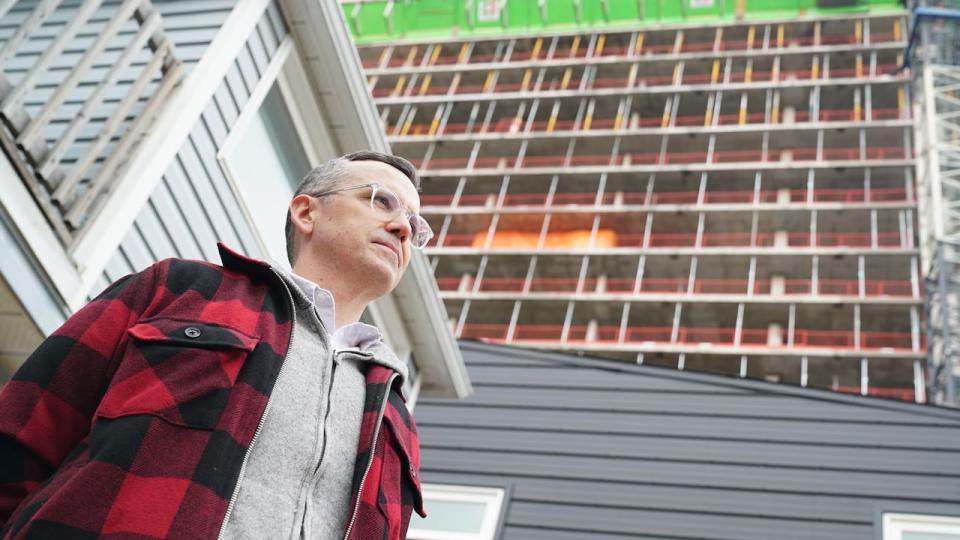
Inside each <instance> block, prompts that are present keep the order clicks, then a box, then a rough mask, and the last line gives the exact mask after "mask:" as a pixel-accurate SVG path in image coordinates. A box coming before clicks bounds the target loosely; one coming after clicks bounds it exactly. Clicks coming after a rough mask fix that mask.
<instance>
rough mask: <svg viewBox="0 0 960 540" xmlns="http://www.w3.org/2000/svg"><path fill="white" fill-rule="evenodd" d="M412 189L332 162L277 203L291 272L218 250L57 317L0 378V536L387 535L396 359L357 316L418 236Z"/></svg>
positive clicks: (399, 443)
mask: <svg viewBox="0 0 960 540" xmlns="http://www.w3.org/2000/svg"><path fill="white" fill-rule="evenodd" d="M418 184H419V179H418V177H417V174H416V171H415V169H414V168H413V166H412V165H411V164H410V163H409V162H407V161H406V160H403V159H401V158H397V157H393V156H388V155H384V154H379V153H373V152H361V153H355V154H350V155H347V156H344V157H342V158H337V159H334V160H332V161H330V162H328V163H326V164H324V165H322V166H320V167H317V168H315V169H313V170H312V171H310V172H309V173H308V174H307V176H306V177H305V178H304V179H303V181H302V182H301V184H300V186H299V187H298V189H297V193H296V195H295V196H294V198H293V200H292V201H291V203H290V207H289V212H288V223H287V244H288V246H287V249H288V254H289V257H290V262H291V265H292V268H293V273H287V272H284V271H282V270H279V269H277V268H275V267H272V266H271V265H269V264H268V263H265V262H261V261H256V260H253V259H248V258H246V257H243V256H241V255H238V254H236V253H233V252H232V251H230V250H228V249H227V248H225V247H224V246H221V258H222V261H223V266H217V265H213V264H209V263H205V262H197V261H184V260H179V259H169V260H165V261H161V262H159V263H156V264H154V265H153V266H151V267H149V268H147V269H146V270H143V271H142V272H140V273H138V274H134V275H131V276H127V277H125V278H122V279H120V280H119V281H117V282H116V283H114V284H112V285H111V286H110V287H108V288H107V289H106V290H105V291H104V292H103V293H102V294H101V295H100V296H99V297H98V298H97V299H95V300H93V301H92V302H91V303H90V304H88V305H87V306H86V307H84V308H83V309H82V310H80V311H78V312H77V313H76V314H75V315H73V316H72V317H71V318H70V319H69V320H68V321H67V322H66V323H65V324H64V325H63V326H62V327H61V328H60V329H58V330H57V331H56V332H54V333H53V335H51V336H50V337H49V338H48V339H47V340H45V341H44V343H43V344H42V345H41V346H40V347H39V348H38V349H37V350H36V351H35V352H34V353H33V354H32V355H31V356H30V358H28V359H27V361H26V362H25V363H24V365H23V367H22V368H21V369H20V370H19V371H18V372H17V374H16V375H15V376H14V377H13V379H12V380H11V381H10V382H9V383H7V385H6V387H5V388H4V389H3V391H2V393H0V537H2V538H93V537H97V536H111V535H112V536H118V537H121V536H122V537H124V538H127V537H131V538H147V537H149V538H157V537H160V538H214V537H218V538H346V539H374V538H376V539H380V538H389V539H400V538H403V537H404V536H405V535H406V530H407V525H408V522H409V518H410V514H411V512H412V510H413V509H414V508H415V509H416V510H417V511H418V512H420V513H421V514H423V510H422V501H421V498H420V487H419V474H418V468H419V447H418V444H417V436H416V428H415V426H414V423H413V420H412V419H411V418H410V416H409V415H408V414H407V410H406V408H405V405H404V402H403V398H402V396H401V394H400V388H401V386H402V383H403V379H404V378H405V377H406V376H407V372H406V366H405V365H404V364H403V363H402V362H401V361H399V360H398V359H397V357H396V356H395V355H394V354H393V353H392V352H391V351H390V350H389V349H388V348H387V347H386V346H385V345H384V344H383V342H382V340H381V339H380V334H379V332H378V331H377V329H376V328H374V327H372V326H369V325H366V324H364V323H361V322H358V321H359V318H360V315H361V313H362V312H363V310H364V309H365V307H366V306H367V304H369V303H370V302H371V301H373V300H375V299H376V298H379V297H381V296H383V295H385V294H388V293H389V292H390V291H392V290H393V288H394V287H396V285H397V283H398V282H399V281H400V278H401V277H402V276H403V273H404V271H405V270H406V268H407V264H408V263H409V261H410V253H411V251H410V250H411V248H412V247H423V246H424V245H425V244H426V242H427V241H428V240H429V239H430V236H431V234H432V233H431V232H430V229H429V226H428V225H427V223H426V222H425V221H424V220H423V218H421V217H420V216H419V215H418V214H417V212H418V209H419V197H418V195H417V188H418Z"/></svg>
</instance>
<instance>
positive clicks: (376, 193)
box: [370, 186, 400, 216]
mask: <svg viewBox="0 0 960 540" xmlns="http://www.w3.org/2000/svg"><path fill="white" fill-rule="evenodd" d="M370 205H371V206H373V209H374V210H379V211H381V212H384V213H385V214H387V215H390V216H394V215H396V214H397V212H399V211H400V199H398V198H397V196H396V195H394V193H393V192H392V191H390V190H389V189H387V188H384V187H379V186H376V187H374V188H373V190H372V191H371V192H370Z"/></svg>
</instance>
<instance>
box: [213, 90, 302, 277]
mask: <svg viewBox="0 0 960 540" xmlns="http://www.w3.org/2000/svg"><path fill="white" fill-rule="evenodd" d="M224 157H225V158H226V162H227V165H228V167H229V169H230V173H231V175H232V176H233V178H234V181H235V182H236V183H237V187H238V188H239V189H240V191H241V194H242V195H243V201H244V203H245V205H246V207H247V210H248V211H249V212H250V214H251V217H252V218H253V221H254V223H255V224H256V226H257V229H258V230H259V233H260V237H261V238H262V239H263V242H264V243H265V244H266V247H267V255H268V256H269V257H270V258H272V259H274V260H275V261H277V262H279V263H284V262H286V259H287V257H286V239H285V237H284V232H283V231H284V225H285V223H286V219H287V218H286V216H287V211H286V208H287V205H288V204H290V199H291V198H293V191H294V189H295V188H296V186H297V184H298V183H299V181H300V178H301V177H302V176H303V175H304V174H305V173H306V172H307V170H308V169H309V161H308V159H307V156H306V153H305V152H304V150H303V143H302V142H301V141H300V137H299V135H298V134H297V130H296V128H295V127H294V125H293V120H291V118H290V112H289V110H288V109H287V106H286V103H285V102H284V100H283V95H282V94H281V93H280V89H279V88H278V87H277V85H276V84H274V85H273V87H272V88H271V89H270V91H269V92H267V95H266V97H265V98H264V100H263V103H262V104H261V106H260V109H259V110H258V111H257V114H256V115H254V116H253V117H251V119H250V122H249V124H248V125H247V126H246V127H245V128H244V130H243V132H242V133H239V134H238V137H237V141H236V144H234V145H233V146H232V147H231V148H230V151H229V152H227V153H226V154H225V156H224Z"/></svg>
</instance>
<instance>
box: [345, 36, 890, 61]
mask: <svg viewBox="0 0 960 540" xmlns="http://www.w3.org/2000/svg"><path fill="white" fill-rule="evenodd" d="M892 41H897V39H896V35H895V34H894V33H892V32H888V33H871V34H870V42H871V43H889V42H892ZM860 42H861V41H860V40H859V39H857V35H856V34H849V35H846V34H837V35H821V36H820V38H819V42H818V41H817V37H816V36H812V35H811V36H797V37H792V38H786V39H784V40H783V44H782V46H783V47H797V46H801V47H803V46H814V45H854V44H858V43H860ZM752 45H753V46H752V47H751V42H750V41H747V40H746V39H733V40H729V41H720V42H716V41H714V40H710V41H693V42H685V43H683V44H682V45H681V47H680V49H679V50H677V48H676V45H675V43H674V42H673V41H672V40H671V42H670V43H662V44H654V43H651V44H645V45H642V46H641V47H639V48H636V49H631V48H629V47H626V46H608V47H604V48H603V50H602V51H601V52H600V53H599V54H597V53H595V54H593V55H592V58H612V57H624V58H635V57H637V56H642V55H646V56H647V57H648V58H649V55H657V54H675V53H677V52H685V53H686V52H709V51H713V50H717V51H743V50H760V49H762V48H763V40H762V39H754V40H753V42H752ZM770 47H771V48H777V44H776V42H775V41H774V42H772V43H770ZM448 50H449V51H451V52H452V51H453V49H448ZM424 54H426V49H425V50H424ZM586 56H587V48H586V47H582V46H581V47H578V48H577V49H576V50H572V49H571V48H569V47H568V48H565V49H557V50H555V51H554V53H553V55H552V56H551V57H550V58H547V57H546V55H545V54H538V55H537V56H536V57H534V56H533V55H532V51H514V52H513V53H512V54H511V55H510V59H509V62H524V61H527V60H536V59H543V60H550V59H554V60H559V59H566V58H585V57H586ZM423 60H424V56H423V55H419V56H416V57H413V58H409V57H408V56H406V55H397V56H395V57H393V58H391V59H390V61H389V62H388V63H387V66H388V67H404V66H405V67H413V66H419V65H421V64H422V63H423ZM464 60H465V61H464V63H466V64H480V63H488V62H501V60H500V58H498V57H497V56H495V55H493V54H475V55H471V56H469V57H465V58H464ZM460 62H461V57H460V55H459V54H446V55H444V54H441V55H440V56H438V57H437V58H436V59H435V60H434V61H433V63H432V64H433V65H441V66H443V65H453V64H457V63H460ZM509 62H507V63H509ZM379 64H380V60H379V59H378V58H372V57H370V58H365V59H364V60H363V67H364V68H375V67H377V66H379Z"/></svg>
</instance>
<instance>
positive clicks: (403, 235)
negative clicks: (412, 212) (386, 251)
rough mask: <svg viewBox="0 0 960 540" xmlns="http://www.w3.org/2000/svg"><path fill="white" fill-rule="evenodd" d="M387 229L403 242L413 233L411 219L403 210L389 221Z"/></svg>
mask: <svg viewBox="0 0 960 540" xmlns="http://www.w3.org/2000/svg"><path fill="white" fill-rule="evenodd" d="M387 230H388V231H390V233H391V234H394V235H396V237H397V238H398V239H399V240H400V243H401V244H402V243H403V242H405V241H406V240H407V239H408V238H410V236H411V235H412V234H413V229H412V227H411V226H410V219H409V218H408V217H407V216H406V215H404V213H403V212H400V213H399V214H397V215H396V216H394V218H393V219H391V220H390V222H389V223H387Z"/></svg>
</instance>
